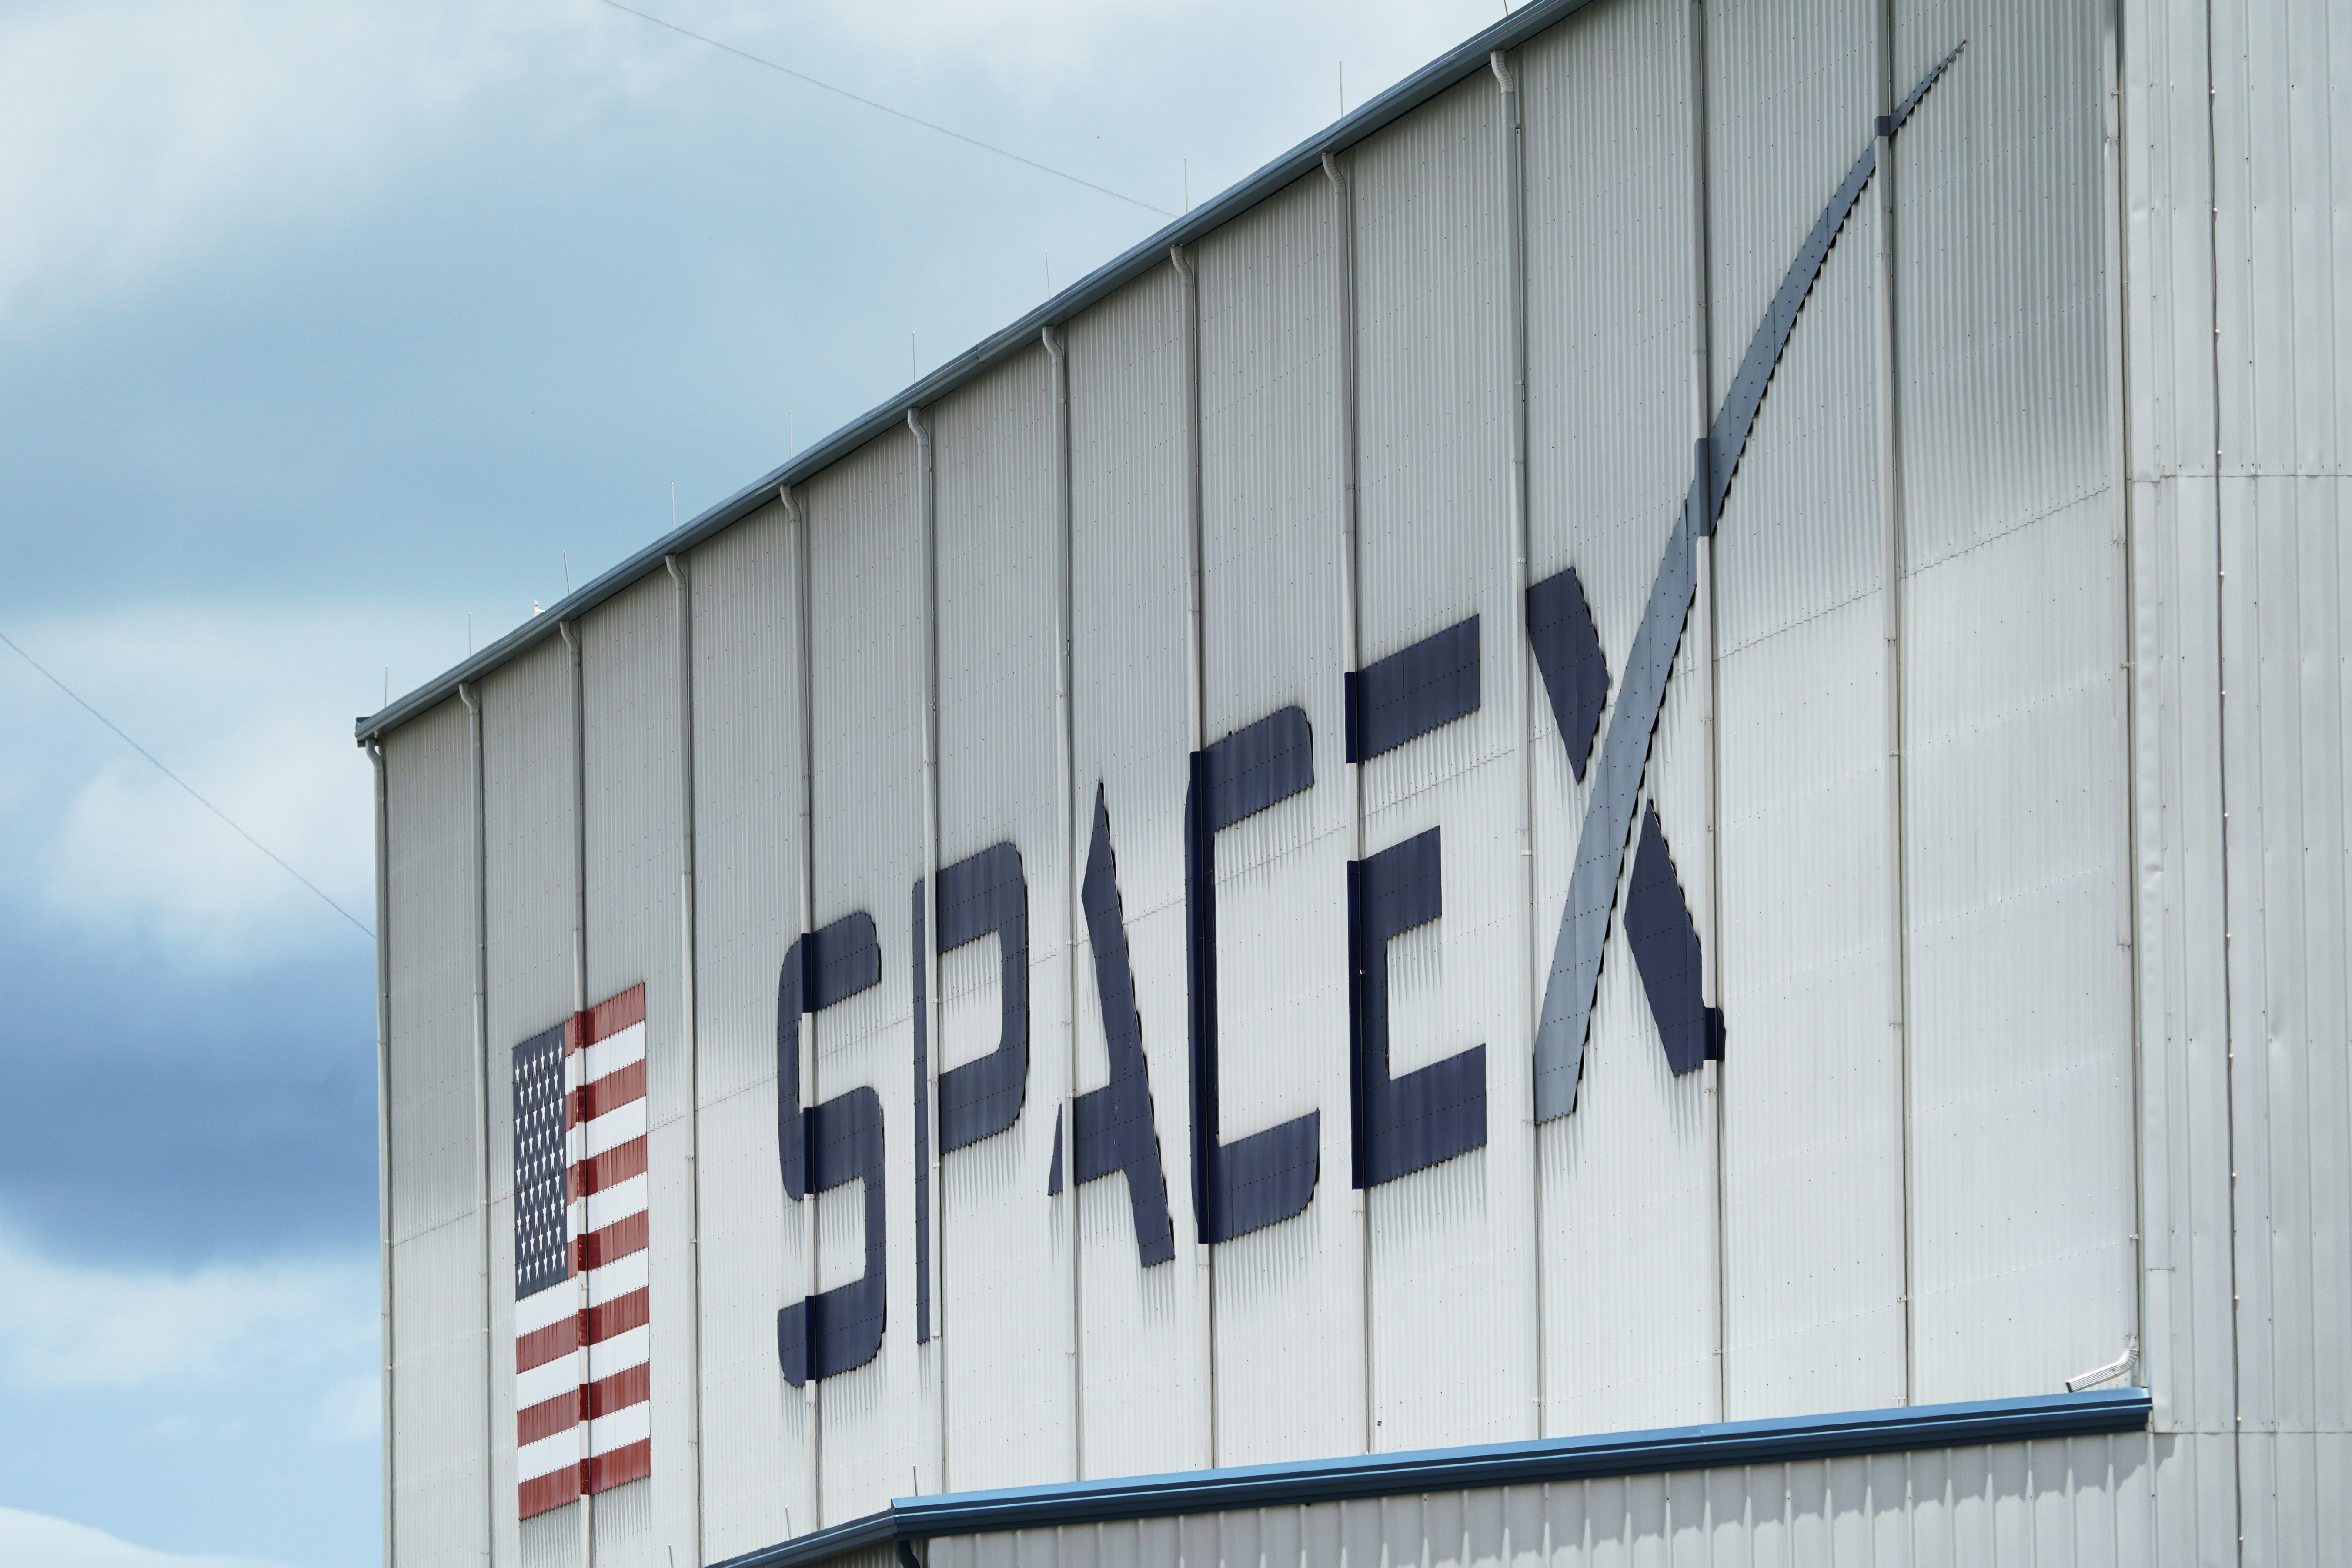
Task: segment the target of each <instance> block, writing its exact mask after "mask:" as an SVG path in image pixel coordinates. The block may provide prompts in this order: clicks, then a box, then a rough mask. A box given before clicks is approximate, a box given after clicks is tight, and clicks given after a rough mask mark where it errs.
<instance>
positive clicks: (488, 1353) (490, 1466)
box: [457, 680, 499, 1562]
mask: <svg viewBox="0 0 2352 1568" xmlns="http://www.w3.org/2000/svg"><path fill="white" fill-rule="evenodd" d="M457 700H459V701H460V702H463V703H464V704H465V705H466V751H467V773H468V774H469V775H470V783H471V784H472V789H473V797H474V799H473V818H474V822H473V827H474V846H473V862H474V890H473V899H472V900H471V901H472V903H473V906H474V1131H475V1136H476V1138H477V1139H478V1141H479V1142H478V1147H479V1149H480V1152H481V1159H480V1161H479V1162H478V1165H477V1168H476V1171H475V1183H474V1214H475V1217H476V1218H477V1220H478V1221H479V1223H480V1225H481V1230H482V1248H481V1258H480V1275H481V1287H482V1559H483V1561H484V1562H488V1561H489V1560H490V1558H491V1557H492V1556H493V1555H494V1553H493V1552H492V1550H491V1543H492V1542H493V1541H495V1540H496V1539H497V1535H498V1518H499V1515H498V1479H497V1465H496V1463H495V1457H496V1455H497V1454H498V1451H499V1442H498V1437H499V1432H498V1416H497V1411H498V1398H497V1395H496V1393H495V1391H496V1389H497V1388H498V1382H497V1379H498V1352H497V1347H496V1345H495V1344H494V1343H493V1336H492V1334H491V1332H490V1329H491V1322H492V1320H491V1315H490V1311H491V1301H490V1002H489V997H490V956H489V952H490V926H489V897H490V894H489V835H488V827H487V825H486V822H485V816H484V814H485V812H486V811H487V809H488V800H487V794H488V791H487V786H486V783H485V779H484V775H483V770H482V689H481V688H480V687H479V686H478V685H477V684H475V683H474V682H472V681H467V680H461V681H459V682H458V683H457Z"/></svg>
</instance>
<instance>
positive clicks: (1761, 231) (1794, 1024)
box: [1706, 0, 1974, 1417]
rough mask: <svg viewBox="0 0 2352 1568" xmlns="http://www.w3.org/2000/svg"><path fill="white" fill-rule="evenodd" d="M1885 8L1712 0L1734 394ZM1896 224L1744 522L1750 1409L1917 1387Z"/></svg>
mask: <svg viewBox="0 0 2352 1568" xmlns="http://www.w3.org/2000/svg"><path fill="white" fill-rule="evenodd" d="M1877 10H1878V7H1877V6H1876V5H1874V4H1871V3H1869V0H1811V3H1809V4H1806V5H1797V6H1792V5H1771V4H1756V3H1752V0H1751V3H1748V4H1744V5H1736V6H1729V7H1724V8H1720V9H1717V8H1715V7H1709V9H1708V15H1707V36H1706V37H1707V57H1708V80H1707V94H1708V99H1707V145H1708V150H1709V168H1708V177H1707V191H1708V221H1709V241H1708V244H1709V258H1710V268H1709V279H1708V282H1709V289H1710V293H1711V296H1712V300H1713V324H1714V331H1713V342H1712V353H1711V363H1712V365H1713V370H1714V380H1715V384H1716V405H1717V406H1720V405H1721V403H1722V399H1723V397H1724V395H1726V394H1727V391H1728V389H1729V386H1730V383H1731V378H1732V376H1733V374H1735V373H1736V372H1737V371H1738V367H1739V363H1740V358H1741V356H1742V355H1743V354H1744V353H1746V352H1747V348H1748V335H1749V334H1750V333H1751V332H1753V331H1755V330H1756V327H1757V324H1758V323H1759V321H1761V320H1762V318H1763V314H1764V306H1765V301H1766V300H1767V298H1768V297H1769V293H1770V291H1771V290H1772V289H1775V288H1776V287H1778V285H1779V282H1780V273H1781V272H1782V270H1783V269H1784V268H1787V267H1788V265H1789V264H1790V261H1792V260H1793V259H1794V258H1795V257H1796V255H1797V250H1798V247H1799V246H1800V245H1801V243H1802V242H1803V239H1804V237H1805V235H1806V233H1807V232H1808V231H1809V230H1810V229H1811V227H1812V226H1813V224H1814V222H1815V221H1816V219H1817V218H1818V217H1819V216H1820V214H1821V211H1822V206H1823V205H1824V204H1825V203H1826V202H1827V200H1828V198H1829V195H1830V194H1831V192H1832V191H1833V190H1835V189H1836V188H1837V184H1838V182H1839V181H1840V180H1841V179H1843V177H1844V175H1845V172H1846V170H1847V168H1848V166H1849V165H1850V164H1852V163H1853V160H1854V158H1855V156H1856V155H1857V154H1859V153H1861V152H1862V151H1863V149H1864V146H1865V145H1866V144H1867V142H1868V141H1869V138H1870V132H1871V122H1872V117H1873V116H1874V114H1875V113H1876V112H1877V107H1878V103H1877V100H1878V89H1877V86H1876V83H1875V80H1874V74H1873V72H1874V52H1873V51H1874V45H1873V38H1874V32H1875V28H1876V23H1877V15H1876V13H1877ZM1799 62H1801V63H1799ZM1970 63H1971V64H1973V63H1974V62H1973V61H1971V62H1970ZM1898 199H1899V197H1898ZM1873 226H1874V216H1873V211H1872V208H1871V206H1870V205H1869V204H1864V205H1862V206H1858V207H1857V208H1856V210H1855V211H1854V213H1853V216H1851V217H1850V218H1849V219H1848V221H1847V223H1846V226H1845V229H1844V231H1843V233H1842V234H1841V235H1840V237H1839V238H1838V240H1837V243H1836V245H1835V246H1834V247H1833V248H1832V250H1831V251H1830V254H1829V259H1828V262H1827V264H1826V265H1825V266H1824V267H1823V268H1822V275H1821V278H1820V279H1819V281H1818V282H1816V283H1815V285H1814V287H1813V292H1812V295H1811V299H1809V300H1807V301H1806V302H1805V305H1804V309H1803V314H1802V315H1801V318H1800V320H1799V321H1798V325H1797V328H1796V330H1795V331H1793V332H1792V333H1791V334H1790V339H1789V345H1788V349H1787V351H1786V353H1785V354H1784V356H1783V358H1782V360H1781V362H1780V370H1779V374H1777V375H1776V376H1775V378H1774V380H1773V382H1772V385H1771V390H1770V393H1769V395H1767V396H1766V398H1765V399H1764V403H1763V406H1762V407H1761V409H1760V410H1759V413H1758V416H1757V419H1756V425H1755V429H1754V433H1753V435H1752V437H1750V439H1749V442H1748V449H1747V452H1746V454H1745V456H1744V457H1743V458H1742V459H1741V462H1740V466H1739V469H1738V477H1737V478H1736V479H1734V480H1733V482H1732V486H1731V490H1730V494H1729V496H1728V497H1727V500H1726V501H1725V503H1724V511H1723V517H1722V520H1721V521H1720V523H1719V524H1718V528H1719V530H1720V531H1719V533H1718V535H1717V548H1716V590H1717V605H1716V628H1717V637H1718V638H1719V643H1718V650H1719V657H1720V659H1721V668H1720V675H1719V681H1720V685H1719V692H1720V697H1719V700H1720V702H1721V704H1722V712H1723V728H1722V736H1721V746H1722V752H1721V768H1722V777H1723V825H1722V831H1723V879H1724V889H1723V911H1724V912H1723V938H1722V941H1723V959H1722V964H1723V967H1722V975H1723V1006H1724V1010H1725V1015H1726V1019H1727V1027H1728V1029H1729V1031H1730V1035H1731V1038H1730V1040H1729V1041H1727V1045H1726V1048H1725V1058H1726V1059H1725V1063H1724V1079H1725V1094H1726V1097H1725V1101H1724V1115H1725V1121H1724V1166H1725V1170H1724V1193H1725V1214H1724V1244H1725V1258H1726V1260H1727V1274H1728V1281H1729V1283H1728V1301H1727V1317H1728V1320H1729V1322H1728V1333H1729V1343H1728V1345H1727V1350H1726V1356H1725V1375H1726V1382H1727V1391H1728V1400H1727V1414H1729V1415H1732V1416H1734V1417H1739V1416H1748V1415H1761V1414H1762V1413H1764V1412H1765V1411H1768V1410H1772V1411H1778V1410H1785V1409H1792V1408H1796V1409H1811V1410H1825V1409H1840V1408H1848V1409H1851V1408H1858V1407H1864V1406H1869V1405H1894V1404H1900V1403H1902V1402H1903V1399H1904V1397H1905V1387H1906V1382H1905V1375H1904V1359H1905V1349H1906V1347H1905V1343H1904V1322H1903V1294H1904V1276H1903V1251H1904V1224H1905V1215H1904V1169H1903V1144H1902V1093H1903V1090H1902V1077H1901V1062H1900V1041H1899V1039H1898V1037H1897V1036H1896V1035H1895V1030H1894V1028H1893V1026H1892V1022H1891V1021H1892V1020H1893V1019H1894V1018H1895V1016H1896V1013H1895V1007H1896V1005H1897V1002H1896V997H1895V984H1896V980H1895V942H1894V934H1895V918H1894V912H1893V910H1892V908H1891V907H1890V897H1891V891H1892V887H1891V880H1890V878H1889V875H1888V872H1887V869H1886V866H1887V859H1888V857H1889V855H1890V854H1891V853H1892V849H1893V845H1894V842H1895V837H1894V828H1893V825H1892V823H1891V821H1890V819H1889V816H1888V811H1887V806H1888V791H1887V779H1886V773H1885V769H1886V766H1887V753H1888V750H1889V737H1888V735H1887V728H1886V689H1885V681H1886V676H1887V669H1886V642H1885V631H1884V626H1885V600H1884V598H1883V594H1884V591H1885V578H1884V573H1883V571H1882V564H1883V543H1882V540H1883V534H1882V524H1881V520H1880V510H1879V508H1880V482H1881V481H1880V476H1879V472H1878V454H1877V448H1876V440H1875V437H1876V431H1877V423H1878V406H1879V405H1878V398H1877V395H1876V390H1875V369H1874V365H1875V359H1874V354H1875V348H1874V344H1875V337H1874V276H1875V275H1874V266H1873V256H1872V246H1873V240H1874V235H1873V232H1872V230H1873Z"/></svg>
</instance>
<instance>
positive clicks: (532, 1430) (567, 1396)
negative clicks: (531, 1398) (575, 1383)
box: [515, 1388, 584, 1447]
mask: <svg viewBox="0 0 2352 1568" xmlns="http://www.w3.org/2000/svg"><path fill="white" fill-rule="evenodd" d="M581 1403H582V1401H581V1398H580V1390H578V1389H576V1388H567V1389H565V1390H564V1391H563V1392H562V1393H561V1394H557V1395H556V1396H555V1397H554V1398H552V1399H542V1400H541V1401H540V1402H539V1403H538V1404H537V1405H532V1406H531V1407H530V1409H528V1410H520V1411H517V1412H516V1413H515V1446H516V1447H521V1446H522V1445H523V1444H526V1443H536V1442H538V1441H539V1440H540V1439H541V1437H552V1436H555V1435H556V1434H557V1433H558V1432H562V1431H564V1430H566V1429H567V1428H570V1427H572V1426H578V1425H580V1423H581V1421H582V1420H583V1419H584V1417H583V1416H582V1415H581V1414H580V1406H581Z"/></svg>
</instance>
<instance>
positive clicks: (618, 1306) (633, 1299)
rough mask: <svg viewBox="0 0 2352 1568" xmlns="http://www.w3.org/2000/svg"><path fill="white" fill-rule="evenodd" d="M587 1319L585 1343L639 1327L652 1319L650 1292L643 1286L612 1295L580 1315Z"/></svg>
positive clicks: (597, 1341) (601, 1339)
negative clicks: (602, 1303) (625, 1293)
mask: <svg viewBox="0 0 2352 1568" xmlns="http://www.w3.org/2000/svg"><path fill="white" fill-rule="evenodd" d="M583 1316H585V1317H586V1318H587V1320H588V1342H589V1343H590V1344H592V1345H600V1344H603V1343H604V1342H605V1341H606V1340H609V1339H611V1338H612V1337H613V1336H614V1335H615V1334H625V1333H627V1332H628V1331H630V1330H631V1329H642V1328H644V1327H645V1326H646V1324H647V1323H648V1322H650V1321H653V1291H652V1290H651V1289H649V1288H647V1287H646V1286H643V1285H640V1286H638V1287H637V1288H636V1289H634V1290H632V1291H630V1292H629V1293H628V1294H627V1295H625V1296H615V1297H614V1298H613V1299H612V1300H609V1301H607V1302H605V1303H604V1305H603V1306H601V1307H591V1308H589V1309H588V1310H587V1311H586V1312H585V1313H584V1314H583Z"/></svg>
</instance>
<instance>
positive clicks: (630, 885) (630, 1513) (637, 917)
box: [581, 572, 696, 1568]
mask: <svg viewBox="0 0 2352 1568" xmlns="http://www.w3.org/2000/svg"><path fill="white" fill-rule="evenodd" d="M677 617H678V606H677V585H676V584H675V583H674V582H673V581H672V580H671V578H670V575H669V574H668V573H667V572H665V573H663V574H661V575H660V576H658V577H648V578H646V579H645V580H644V581H643V582H640V583H638V584H636V585H635V586H634V587H632V588H630V589H629V590H628V591H627V592H626V593H624V594H620V595H615V596H614V598H612V599H609V600H607V601H606V602H605V603H604V604H603V605H599V606H598V607H597V609H596V610H595V611H594V612H593V614H592V615H590V616H589V617H588V619H587V621H586V623H585V624H584V626H583V628H582V636H581V650H582V651H581V666H582V689H583V694H584V695H583V722H584V724H585V729H586V735H585V742H586V744H585V755H586V758H587V772H586V792H585V802H584V804H585V805H586V809H587V847H588V858H587V868H588V885H587V909H588V994H587V997H586V1000H587V1002H588V1004H589V1005H591V1006H593V1005H595V1004H597V1003H599V1002H602V1001H604V999H606V998H607V997H610V996H615V995H618V994H620V993H622V992H624V991H626V990H628V989H629V988H630V987H631V986H633V985H636V984H641V983H642V984H644V986H645V988H646V1123H647V1126H646V1174H647V1177H648V1184H649V1191H648V1211H649V1212H648V1216H647V1228H648V1234H649V1237H650V1247H649V1250H650V1252H651V1255H652V1256H651V1263H650V1268H651V1273H650V1280H651V1290H652V1322H651V1329H652V1340H653V1356H652V1363H651V1364H652V1380H653V1473H652V1474H651V1475H650V1476H648V1477H647V1478H646V1479H645V1480H644V1481H642V1482H631V1483H629V1485H628V1486H626V1487H620V1488H615V1489H614V1490H613V1491H612V1492H611V1493H608V1494H601V1495H599V1496H598V1497H597V1498H596V1500H595V1503H594V1510H593V1517H594V1519H595V1532H596V1559H597V1562H598V1563H600V1564H604V1568H637V1565H639V1564H642V1565H644V1568H666V1564H665V1563H664V1562H663V1557H662V1552H663V1548H664V1546H665V1545H667V1544H673V1543H675V1542H679V1541H685V1542H688V1544H689V1545H691V1543H692V1541H693V1528H694V1513H695V1507H696V1504H695V1493H696V1485H695V1475H694V1468H695V1462H696V1453H695V1431H694V1425H693V1418H694V1409H695V1401H694V1285H693V1273H692V1268H693V1261H692V1259H693V1246H692V1242H693V1238H692V1236H691V1234H690V1228H689V1227H690V1212H689V1205H688V1200H687V1191H686V1183H687V1180H688V1170H689V1167H688V1162H687V1153H688V1147H689V1138H690V1132H689V1129H688V1121H687V1119H688V1116H689V1115H690V1113H691V1107H689V1106H688V1103H687V1083H688V1060H687V1055H688V1051H689V1050H690V1049H691V1048H692V1046H691V1042H689V1041H688V1039H687V1037H686V1027H685V1024H686V975H685V955H686V925H685V909H684V906H683V902H682V900H683V897H684V891H685V889H684V886H683V872H684V869H685V858H684V854H685V831H686V825H685V821H684V813H685V809H686V803H685V801H684V799H683V798H682V796H681V794H680V789H681V785H682V784H683V783H684V779H683V777H682V774H681V771H680V764H679V747H680V744H681V743H682V742H683V741H684V738H685V737H684V733H683V731H682V728H681V724H680V719H679V713H678V695H679V693H678V649H677ZM592 1364H593V1362H592ZM623 1493H628V1494H629V1496H627V1497H624V1496H622V1494H623ZM640 1494H642V1495H640Z"/></svg>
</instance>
